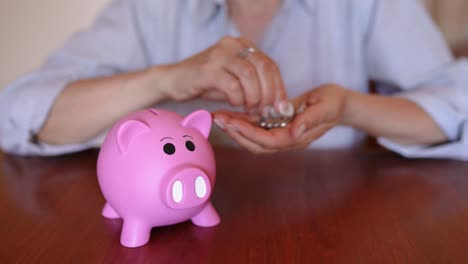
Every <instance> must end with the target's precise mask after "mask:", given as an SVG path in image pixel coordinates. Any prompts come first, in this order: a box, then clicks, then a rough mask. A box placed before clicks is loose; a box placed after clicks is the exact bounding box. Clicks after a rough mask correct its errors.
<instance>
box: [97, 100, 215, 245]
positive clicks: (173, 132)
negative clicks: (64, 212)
mask: <svg viewBox="0 0 468 264" xmlns="http://www.w3.org/2000/svg"><path fill="white" fill-rule="evenodd" d="M210 129H211V115H210V113H209V112H207V111H204V110H199V111H195V112H193V113H191V114H190V115H188V116H186V117H185V118H183V117H182V116H180V115H179V114H177V113H174V112H170V111H165V110H161V109H146V110H142V111H139V112H135V113H133V114H130V115H128V116H127V117H125V118H124V119H122V120H121V121H119V122H118V123H117V124H115V125H114V126H113V127H112V128H111V130H110V131H109V133H108V134H107V137H106V139H105V141H104V143H103V145H102V148H101V150H100V152H99V158H98V162H97V174H98V180H99V185H100V187H101V190H102V193H103V195H104V197H105V199H106V202H107V203H106V205H105V206H104V208H103V210H102V215H103V216H104V217H107V218H122V219H123V227H122V233H121V236H120V242H121V243H122V245H124V246H126V247H138V246H142V245H144V244H146V243H147V242H148V240H149V238H150V232H151V228H152V227H155V226H164V225H171V224H176V223H180V222H183V221H186V220H188V219H190V220H191V221H192V222H193V223H194V224H195V225H197V226H205V227H208V226H214V225H217V224H219V222H220V218H219V215H218V213H217V212H216V210H215V209H214V207H213V205H212V204H211V202H210V195H211V192H212V191H213V186H214V183H215V174H216V168H215V159H214V154H213V149H212V148H211V145H210V143H209V142H208V140H207V138H208V135H209V133H210Z"/></svg>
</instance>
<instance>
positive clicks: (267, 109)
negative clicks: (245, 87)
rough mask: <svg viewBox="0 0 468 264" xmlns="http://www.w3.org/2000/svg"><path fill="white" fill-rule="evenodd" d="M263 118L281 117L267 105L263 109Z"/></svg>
mask: <svg viewBox="0 0 468 264" xmlns="http://www.w3.org/2000/svg"><path fill="white" fill-rule="evenodd" d="M262 116H263V117H266V118H269V117H272V118H276V117H279V116H280V115H279V114H278V112H276V110H275V108H274V107H272V106H269V105H267V106H265V107H263V110H262Z"/></svg>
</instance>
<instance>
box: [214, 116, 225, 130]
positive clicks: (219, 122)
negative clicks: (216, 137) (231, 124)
mask: <svg viewBox="0 0 468 264" xmlns="http://www.w3.org/2000/svg"><path fill="white" fill-rule="evenodd" d="M213 122H214V123H215V124H216V125H217V126H218V127H219V128H221V129H224V123H223V121H221V120H219V119H216V118H215V119H214V120H213Z"/></svg>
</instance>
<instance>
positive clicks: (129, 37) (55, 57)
mask: <svg viewBox="0 0 468 264" xmlns="http://www.w3.org/2000/svg"><path fill="white" fill-rule="evenodd" d="M137 2H138V1H132V0H114V1H112V2H111V3H110V4H109V5H108V6H107V7H106V8H105V9H104V10H103V11H102V12H101V13H100V14H99V15H98V16H97V18H96V20H95V21H94V23H93V25H92V26H91V27H90V28H89V29H88V30H86V31H84V32H80V33H77V34H75V35H74V36H72V37H71V38H70V39H69V40H68V41H67V42H65V43H64V45H63V46H62V47H61V48H59V49H58V50H57V51H55V52H54V53H53V54H52V55H51V56H50V57H49V58H48V59H47V61H46V62H45V63H44V65H42V66H41V67H40V69H38V70H37V71H35V72H33V73H31V74H28V75H26V76H24V77H23V78H20V79H19V80H17V81H16V82H14V83H12V84H11V85H10V86H8V87H6V88H5V90H4V91H3V92H2V93H0V147H1V148H2V149H3V150H4V151H7V152H11V153H16V154H21V155H27V154H28V155H57V154H62V153H68V152H74V151H79V150H83V149H86V148H90V147H94V146H97V145H99V144H100V142H101V141H102V136H100V137H97V138H94V139H92V140H90V141H88V142H84V143H82V144H75V145H48V144H44V143H40V142H37V140H35V139H34V138H35V135H36V134H37V133H38V131H39V130H40V129H41V127H42V126H43V124H44V122H45V120H46V118H47V115H48V113H49V111H50V109H51V107H52V105H53V103H54V101H55V99H56V97H57V96H58V95H59V94H60V92H61V91H62V90H63V89H64V88H65V87H66V86H67V84H69V83H70V82H73V81H76V80H80V79H87V78H94V77H100V76H108V75H112V74H116V73H119V72H126V71H132V70H137V69H140V68H143V67H146V66H147V64H148V63H147V61H146V59H145V58H146V56H145V49H144V45H143V42H142V38H141V34H140V32H139V30H138V29H139V27H138V21H139V17H138V16H137V6H136V3H137ZM83 107H86V106H85V105H84V106H83ZM77 114H78V113H77Z"/></svg>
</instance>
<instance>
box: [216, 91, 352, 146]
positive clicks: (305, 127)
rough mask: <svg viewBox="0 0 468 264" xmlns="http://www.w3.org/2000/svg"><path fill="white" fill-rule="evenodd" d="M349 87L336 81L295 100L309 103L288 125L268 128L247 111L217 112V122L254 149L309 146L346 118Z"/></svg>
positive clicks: (239, 140)
mask: <svg viewBox="0 0 468 264" xmlns="http://www.w3.org/2000/svg"><path fill="white" fill-rule="evenodd" d="M347 97H348V91H347V90H346V89H345V88H343V87H341V86H339V85H335V84H328V85H323V86H320V87H318V88H316V89H313V90H311V91H309V92H307V93H305V94H303V95H301V96H299V97H298V98H295V99H294V100H293V103H294V105H295V106H296V109H297V107H299V106H300V105H301V104H304V105H305V108H304V110H303V111H302V112H301V113H298V114H296V117H295V118H294V120H293V121H292V122H291V123H290V124H289V125H288V126H287V127H285V128H275V129H271V130H265V129H263V128H260V127H258V126H257V124H255V121H256V120H255V119H253V118H252V117H251V116H248V115H247V114H241V113H233V112H229V111H218V112H215V113H214V114H213V115H214V120H215V123H216V124H217V125H218V126H220V127H221V128H223V130H224V131H225V132H226V133H227V134H228V135H229V136H230V137H231V138H233V139H234V140H235V141H236V142H237V143H238V144H239V145H241V146H242V147H244V148H246V149H248V150H249V151H251V152H254V153H273V152H277V151H285V150H291V149H299V148H305V147H307V146H308V145H309V144H310V143H312V142H313V141H315V140H316V139H318V138H319V137H320V136H322V135H323V134H324V133H325V132H327V131H328V130H329V129H331V128H333V127H334V126H336V125H338V124H341V123H342V122H343V121H344V116H345V115H344V113H345V108H346V102H347Z"/></svg>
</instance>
